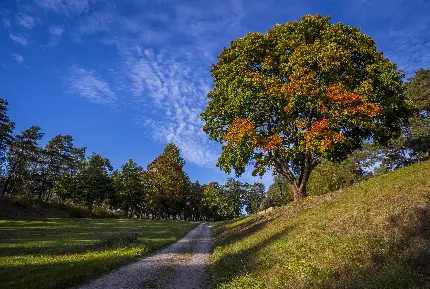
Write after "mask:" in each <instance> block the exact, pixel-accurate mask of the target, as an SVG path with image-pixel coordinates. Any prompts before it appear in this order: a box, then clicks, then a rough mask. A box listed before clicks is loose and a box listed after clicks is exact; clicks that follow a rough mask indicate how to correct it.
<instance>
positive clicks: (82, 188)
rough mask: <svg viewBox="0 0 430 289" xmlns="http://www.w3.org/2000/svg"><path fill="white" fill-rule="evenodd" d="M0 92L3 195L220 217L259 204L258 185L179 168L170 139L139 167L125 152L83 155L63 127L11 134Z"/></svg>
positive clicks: (131, 213) (139, 213) (120, 210)
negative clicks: (118, 160)
mask: <svg viewBox="0 0 430 289" xmlns="http://www.w3.org/2000/svg"><path fill="white" fill-rule="evenodd" d="M7 106H8V102H7V101H6V100H4V99H0V161H1V165H0V169H1V171H0V190H1V191H0V192H1V195H2V196H4V197H9V198H23V199H30V200H34V199H37V200H41V201H44V202H56V203H61V204H72V205H81V206H85V207H86V208H87V209H88V211H89V212H90V214H91V213H92V212H93V211H94V210H96V209H97V210H98V209H100V208H102V209H103V210H107V211H110V212H116V213H117V214H119V215H121V216H122V217H127V218H130V217H135V218H156V219H168V218H175V219H183V220H193V221H198V220H224V219H230V218H235V217H238V216H240V215H242V214H243V212H244V211H245V210H246V211H248V212H249V213H254V212H257V210H259V209H260V203H261V199H262V198H263V197H264V194H265V191H264V186H263V185H262V184H260V183H256V184H253V185H250V184H247V183H242V182H240V181H238V180H234V179H229V180H228V181H227V183H226V184H224V185H221V184H218V183H216V182H212V183H210V184H208V185H200V184H199V182H198V181H196V182H193V181H191V179H190V177H189V176H188V175H187V174H186V173H185V172H184V170H183V167H184V165H185V161H184V159H183V158H182V157H181V155H180V151H179V149H178V147H177V146H176V145H175V144H173V143H169V144H168V145H167V146H166V147H165V148H164V151H163V152H162V154H161V155H160V156H158V157H157V158H156V159H154V160H153V161H152V162H151V163H150V164H148V166H147V167H146V169H144V168H143V167H142V166H140V165H138V164H137V163H136V162H134V161H133V160H131V159H130V160H128V161H127V162H126V163H125V164H124V165H122V167H121V168H120V169H117V170H114V169H113V167H112V165H111V163H110V161H109V159H107V158H104V157H102V156H101V155H99V154H97V153H92V154H91V155H89V156H87V155H86V148H85V147H77V146H76V145H75V144H74V140H73V137H72V136H70V135H57V136H55V137H53V138H52V139H51V140H49V141H48V142H47V144H46V145H45V146H44V147H42V146H40V141H41V140H42V138H43V136H44V134H43V132H42V131H41V129H40V127H37V126H32V127H30V128H28V129H26V130H24V131H23V132H21V133H19V134H16V135H14V129H15V124H14V123H13V122H12V121H11V120H10V119H9V117H8V115H7Z"/></svg>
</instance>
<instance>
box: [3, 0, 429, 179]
mask: <svg viewBox="0 0 430 289" xmlns="http://www.w3.org/2000/svg"><path fill="white" fill-rule="evenodd" d="M429 11H430V1H428V0H422V1H421V0H409V1H403V0H390V1H387V0H381V1H372V0H350V1H337V0H327V1H324V0H311V1H298V0H295V1H275V0H269V1H259V0H255V1H254V0H253V1H251V0H220V1H208V0H201V1H173V0H121V1H119V0H117V1H114V0H26V1H25V0H21V1H18V0H3V1H1V2H0V52H1V53H0V88H1V90H0V97H2V98H5V99H7V100H8V101H9V115H10V117H11V119H12V120H13V121H15V122H16V124H17V126H16V127H17V130H16V131H17V132H20V131H22V130H24V129H26V128H28V127H29V126H31V125H38V126H40V127H41V128H42V130H43V131H44V132H45V133H46V135H45V138H44V141H43V142H44V143H45V142H46V141H47V140H49V139H50V138H52V137H53V136H55V135H57V134H60V133H61V134H71V135H72V136H73V137H74V138H75V142H76V144H77V145H80V146H87V147H88V153H91V152H93V151H94V152H97V153H100V154H101V155H103V156H104V157H108V158H109V159H110V160H111V162H112V164H113V166H114V167H116V168H118V167H120V166H121V165H122V164H123V163H125V162H126V161H127V160H128V159H129V158H133V159H134V160H135V161H136V162H138V163H139V164H140V165H142V166H144V167H146V165H147V164H148V163H149V162H150V161H152V160H153V159H154V158H155V157H156V156H157V155H159V154H160V153H161V151H162V149H163V147H164V145H165V144H166V143H167V142H170V141H173V142H175V143H176V144H177V145H178V146H179V148H180V149H181V152H182V155H183V156H184V158H185V160H186V162H187V164H186V167H185V170H186V171H187V173H188V174H189V175H190V176H191V178H192V179H193V180H199V181H200V183H208V182H210V181H213V180H216V181H220V182H224V181H225V180H226V178H227V176H226V175H225V174H224V173H221V172H220V171H219V170H218V168H216V167H215V163H216V159H217V157H218V156H219V153H220V145H219V144H216V143H214V142H211V141H209V140H208V138H207V136H206V135H205V134H204V133H203V132H202V123H201V121H200V117H199V115H200V113H201V112H202V110H203V109H204V107H205V104H206V102H207V99H206V94H207V92H208V91H209V90H210V89H211V85H212V80H211V77H210V66H211V64H212V63H214V62H216V56H217V55H218V53H219V52H220V51H221V49H222V48H223V47H225V46H228V45H229V43H230V41H232V40H234V39H236V38H238V37H241V36H243V35H245V34H246V33H247V32H250V31H260V32H265V31H267V30H268V29H270V28H271V27H273V26H274V25H275V24H276V23H284V22H287V21H294V20H298V19H300V18H301V17H302V16H303V15H305V14H315V13H316V12H318V13H320V14H322V15H330V16H331V17H332V21H333V22H338V21H342V22H344V23H346V24H349V25H352V26H358V27H360V28H361V29H362V32H363V33H366V34H368V35H370V36H372V37H373V38H374V39H375V40H376V42H377V46H378V49H380V50H382V51H383V52H384V55H385V56H386V57H388V58H389V59H390V60H391V61H394V62H396V63H398V65H399V67H400V68H401V69H404V70H405V72H406V74H407V75H408V76H411V75H412V74H413V72H414V71H415V70H416V69H418V68H420V67H423V68H430V32H429V31H430V20H429V19H430V17H429V15H428V12H429ZM242 179H243V180H245V181H248V182H253V181H262V182H263V183H265V184H266V185H269V184H270V183H271V179H272V178H271V175H270V174H268V175H267V176H265V177H264V178H263V180H260V179H259V178H255V179H254V178H252V176H251V172H250V170H249V171H247V172H246V173H245V174H244V176H243V177H242Z"/></svg>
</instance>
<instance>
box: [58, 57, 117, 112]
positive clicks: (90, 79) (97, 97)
mask: <svg viewBox="0 0 430 289" xmlns="http://www.w3.org/2000/svg"><path fill="white" fill-rule="evenodd" d="M94 74H95V71H92V70H87V69H84V68H82V67H80V66H79V65H74V66H72V67H70V70H69V74H68V76H66V77H64V79H63V80H64V82H65V84H66V85H67V87H68V92H69V93H72V94H79V95H80V96H82V97H84V98H86V99H88V100H89V101H90V102H93V103H99V104H109V105H113V104H114V102H115V101H116V100H117V97H116V95H115V93H114V92H113V91H112V90H111V89H110V86H109V84H108V83H107V82H106V81H105V80H103V79H99V78H97V77H96V76H94Z"/></svg>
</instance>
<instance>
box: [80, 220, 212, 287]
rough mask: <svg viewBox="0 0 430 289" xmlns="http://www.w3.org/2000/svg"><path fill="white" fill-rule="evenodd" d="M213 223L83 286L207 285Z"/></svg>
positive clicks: (202, 225) (200, 227) (204, 224)
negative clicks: (206, 275) (207, 264)
mask: <svg viewBox="0 0 430 289" xmlns="http://www.w3.org/2000/svg"><path fill="white" fill-rule="evenodd" d="M211 246H212V224H210V223H203V224H201V225H199V226H198V227H197V228H195V229H194V230H192V231H191V232H189V233H188V234H187V235H186V236H185V237H184V238H182V239H181V240H179V241H178V242H177V243H175V244H173V245H171V246H170V247H168V248H166V249H164V250H162V251H160V252H158V253H156V254H155V255H154V256H151V257H148V258H144V259H142V260H140V261H138V262H136V263H133V264H130V265H127V266H124V267H121V268H120V269H118V270H116V271H114V272H112V273H110V274H108V275H106V276H104V277H101V278H100V279H97V280H95V281H93V282H91V283H90V284H87V285H85V286H82V287H80V289H114V288H115V289H119V288H157V289H175V288H178V289H179V288H187V289H198V288H204V281H205V265H206V263H207V261H208V260H209V253H210V250H211Z"/></svg>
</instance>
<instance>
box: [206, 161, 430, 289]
mask: <svg viewBox="0 0 430 289" xmlns="http://www.w3.org/2000/svg"><path fill="white" fill-rule="evenodd" d="M214 236H215V243H214V252H213V254H212V260H211V264H210V267H209V271H208V278H209V280H208V287H209V288H430V162H425V163H420V164H416V165H413V166H411V167H408V168H404V169H399V170H396V171H394V172H392V173H389V174H386V175H383V176H380V177H376V178H373V179H371V180H369V181H367V182H364V183H360V184H357V185H355V186H353V187H351V188H349V189H346V190H343V191H341V192H336V193H333V194H329V195H324V196H320V197H314V198H309V199H307V200H306V201H304V202H302V203H298V204H291V205H288V206H285V207H283V208H280V209H278V210H276V211H273V212H270V213H267V214H265V215H257V216H250V217H246V218H242V219H238V220H233V221H226V222H219V223H216V224H215V229H214Z"/></svg>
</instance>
